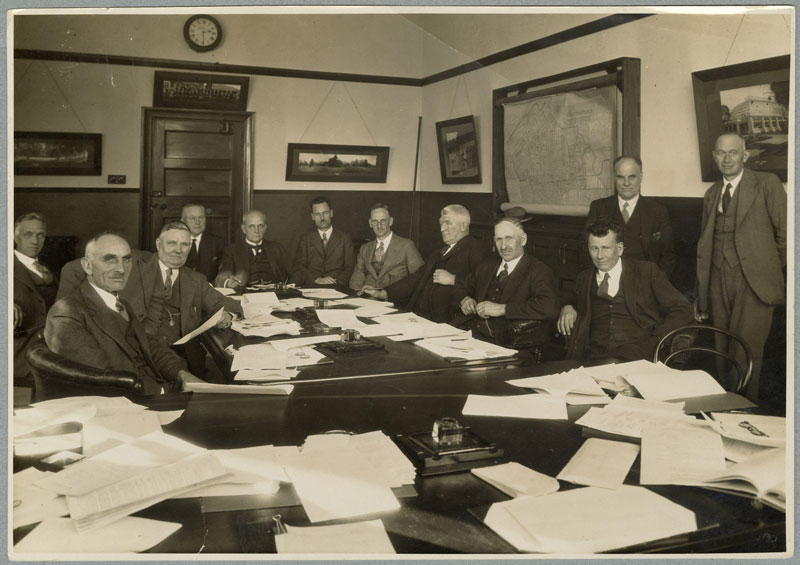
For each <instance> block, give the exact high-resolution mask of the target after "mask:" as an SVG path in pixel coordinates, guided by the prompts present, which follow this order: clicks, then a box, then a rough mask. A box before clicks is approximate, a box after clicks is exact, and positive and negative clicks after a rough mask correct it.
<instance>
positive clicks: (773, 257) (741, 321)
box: [695, 133, 786, 400]
mask: <svg viewBox="0 0 800 565" xmlns="http://www.w3.org/2000/svg"><path fill="white" fill-rule="evenodd" d="M713 155H714V161H715V162H716V164H717V168H718V169H719V170H720V172H721V173H722V177H723V179H722V180H721V181H718V182H716V183H714V184H713V185H712V186H711V188H709V189H708V191H707V192H706V194H705V196H704V197H703V219H702V224H701V233H700V240H699V241H698V242H697V280H698V289H697V290H698V297H697V304H696V313H695V317H696V319H697V320H698V321H701V320H705V319H708V317H709V315H710V317H711V322H712V323H713V324H714V325H715V326H717V327H721V328H724V329H727V330H730V331H731V332H733V333H735V334H737V335H739V336H741V337H742V338H743V339H744V340H745V341H746V342H747V344H748V345H749V346H750V348H751V350H752V352H753V374H752V378H751V380H750V385H749V387H748V389H747V397H748V398H750V399H751V400H756V399H757V398H758V384H759V373H760V370H761V359H762V355H763V351H764V343H765V342H766V340H767V336H768V335H769V330H770V326H771V324H772V313H773V310H774V308H775V305H776V304H781V303H783V302H784V301H785V300H786V283H785V280H784V275H783V270H782V269H783V267H785V266H786V190H785V189H784V188H783V185H782V184H781V182H780V180H778V177H776V176H775V175H773V174H770V173H761V172H756V171H751V170H750V169H747V168H745V166H744V164H745V162H746V161H747V159H748V158H749V157H750V153H749V151H747V149H746V148H745V143H744V140H743V139H742V138H741V137H739V136H738V135H736V134H733V133H725V134H722V135H721V136H719V137H718V138H717V142H716V145H715V147H714V154H713ZM717 348H718V349H719V350H722V351H726V350H729V352H730V353H731V354H732V355H734V356H736V357H737V358H742V357H743V354H742V352H741V351H739V348H738V347H736V346H734V345H733V344H728V343H727V340H726V339H725V338H724V337H720V338H718V340H717Z"/></svg>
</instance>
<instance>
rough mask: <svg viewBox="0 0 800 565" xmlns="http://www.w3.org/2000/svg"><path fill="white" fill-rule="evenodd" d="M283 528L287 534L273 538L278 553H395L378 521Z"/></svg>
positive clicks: (381, 524)
mask: <svg viewBox="0 0 800 565" xmlns="http://www.w3.org/2000/svg"><path fill="white" fill-rule="evenodd" d="M286 529H287V530H288V531H287V533H285V534H281V535H279V536H275V546H276V547H277V549H278V553H355V554H360V555H369V554H385V553H395V551H394V547H392V542H391V541H389V536H388V535H387V534H386V529H385V528H384V527H383V523H382V522H381V521H380V520H370V521H369V522H354V523H351V524H334V525H332V526H307V527H303V528H298V527H296V526H286Z"/></svg>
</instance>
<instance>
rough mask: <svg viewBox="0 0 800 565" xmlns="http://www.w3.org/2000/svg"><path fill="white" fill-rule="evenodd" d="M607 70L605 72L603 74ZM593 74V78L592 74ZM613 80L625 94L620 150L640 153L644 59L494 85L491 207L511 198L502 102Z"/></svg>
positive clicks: (609, 62) (615, 60) (494, 207)
mask: <svg viewBox="0 0 800 565" xmlns="http://www.w3.org/2000/svg"><path fill="white" fill-rule="evenodd" d="M602 73H605V76H603V75H602ZM589 77H593V78H589ZM568 80H574V82H571V83H567V84H565V85H559V86H558V87H553V86H552V85H555V84H556V83H560V82H563V81H568ZM604 80H608V81H611V82H613V83H615V84H616V85H617V89H618V90H619V92H620V93H621V94H622V105H621V108H620V111H621V120H622V125H621V136H622V143H621V146H622V147H621V150H622V154H625V155H636V156H639V153H640V150H641V124H640V108H641V61H640V59H637V58H632V57H621V58H619V59H613V60H611V61H606V62H604V63H596V64H594V65H589V66H586V67H581V68H578V69H574V70H571V71H566V72H563V73H558V74H555V75H551V76H548V77H543V78H539V79H534V80H529V81H525V82H520V83H517V84H513V85H510V86H506V87H503V88H498V89H495V90H494V91H493V93H492V102H493V104H492V207H493V209H494V210H495V212H499V211H500V205H501V204H503V203H505V202H508V191H507V190H506V178H505V177H506V175H505V159H504V155H503V140H504V138H505V132H504V125H503V115H504V113H503V112H504V110H503V102H504V101H508V99H509V98H517V97H519V96H525V95H527V94H530V96H529V97H534V96H539V95H541V93H542V92H545V91H546V90H547V89H548V88H553V90H555V89H561V90H563V86H572V87H575V88H582V87H588V86H589V85H590V83H593V82H598V81H599V82H603V81H604Z"/></svg>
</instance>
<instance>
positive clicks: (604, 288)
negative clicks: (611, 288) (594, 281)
mask: <svg viewBox="0 0 800 565" xmlns="http://www.w3.org/2000/svg"><path fill="white" fill-rule="evenodd" d="M609 278H610V275H609V274H608V273H606V274H605V276H604V277H603V282H601V283H600V286H598V287H597V296H599V297H600V298H608V299H610V298H611V296H609V294H608V279H609Z"/></svg>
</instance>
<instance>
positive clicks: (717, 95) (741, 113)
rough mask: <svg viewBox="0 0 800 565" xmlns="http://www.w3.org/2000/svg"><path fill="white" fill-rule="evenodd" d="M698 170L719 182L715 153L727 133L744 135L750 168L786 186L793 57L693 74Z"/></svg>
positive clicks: (704, 176)
mask: <svg viewBox="0 0 800 565" xmlns="http://www.w3.org/2000/svg"><path fill="white" fill-rule="evenodd" d="M692 86H693V89H694V103H695V114H696V117H697V136H698V141H699V143H700V166H701V171H702V174H703V180H704V181H715V180H717V179H719V177H720V173H719V171H717V170H716V168H715V166H714V160H713V158H712V156H711V151H712V150H713V149H714V142H715V141H716V139H717V137H718V136H719V135H720V134H722V133H725V132H733V133H738V134H739V135H741V136H742V137H743V138H744V140H745V144H746V145H747V150H748V151H749V152H750V157H749V159H748V160H747V167H748V168H750V169H753V170H756V171H766V172H770V173H773V174H775V175H777V176H778V178H779V179H781V180H782V181H784V182H786V169H787V166H788V155H789V121H790V116H789V100H790V98H789V97H790V88H789V86H790V83H789V56H788V55H785V56H781V57H771V58H769V59H761V60H758V61H750V62H747V63H741V64H738V65H730V66H727V67H718V68H716V69H709V70H706V71H697V72H694V73H692Z"/></svg>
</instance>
